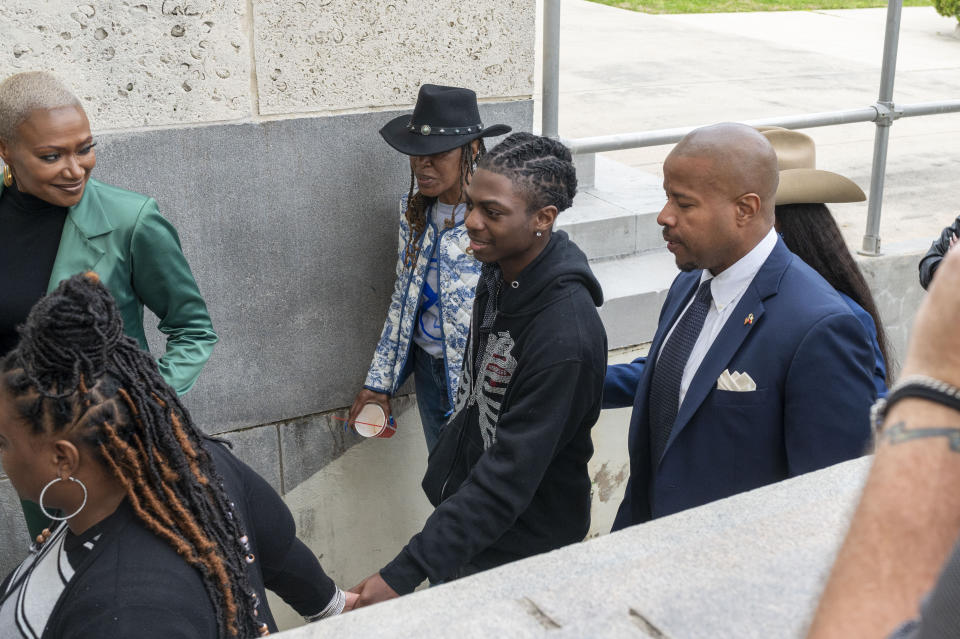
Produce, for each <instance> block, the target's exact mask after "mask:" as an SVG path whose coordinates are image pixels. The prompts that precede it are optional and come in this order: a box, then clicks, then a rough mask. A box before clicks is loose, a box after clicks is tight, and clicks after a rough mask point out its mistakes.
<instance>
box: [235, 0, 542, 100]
mask: <svg viewBox="0 0 960 639" xmlns="http://www.w3.org/2000/svg"><path fill="white" fill-rule="evenodd" d="M535 4H536V3H534V2H531V0H472V1H470V2H460V1H459V0H458V1H455V2H451V1H449V0H444V1H436V0H431V1H423V0H300V1H297V2H291V1H290V0H256V1H255V2H254V33H255V38H254V40H255V50H256V60H257V88H258V90H259V96H260V112H261V113H264V114H275V113H290V112H291V111H300V110H311V111H313V110H325V109H354V108H357V107H368V106H392V105H398V104H407V103H410V102H412V98H415V97H416V93H417V89H418V87H419V86H420V84H422V83H424V82H431V83H433V84H448V85H454V86H470V87H473V88H474V89H475V90H476V91H477V93H478V94H480V95H485V96H497V97H500V96H516V95H528V94H530V93H532V92H533V63H534V52H533V34H534V7H535ZM452 60H455V61H456V64H451V61H452Z"/></svg>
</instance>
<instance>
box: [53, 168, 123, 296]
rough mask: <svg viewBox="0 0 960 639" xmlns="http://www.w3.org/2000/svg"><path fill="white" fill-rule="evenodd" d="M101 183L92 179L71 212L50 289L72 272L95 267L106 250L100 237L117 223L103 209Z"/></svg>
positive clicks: (58, 250)
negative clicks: (111, 220)
mask: <svg viewBox="0 0 960 639" xmlns="http://www.w3.org/2000/svg"><path fill="white" fill-rule="evenodd" d="M97 187H98V183H97V182H96V181H95V180H89V181H88V182H87V185H86V188H85V189H84V193H83V199H81V200H80V202H79V203H77V204H76V205H74V206H72V207H70V211H69V212H68V213H67V219H66V221H64V223H63V232H62V233H61V235H60V245H59V247H58V248H57V258H56V259H55V260H54V262H53V270H52V271H51V273H50V281H49V282H48V283H47V292H48V293H49V292H51V291H52V290H53V289H55V288H56V287H57V285H58V284H59V283H60V282H61V281H63V280H65V279H67V278H68V277H70V276H71V275H74V274H76V273H83V272H85V271H91V270H95V269H96V266H97V264H98V263H99V262H100V258H102V257H103V256H104V253H105V252H106V251H105V250H104V249H103V248H101V246H100V244H101V242H99V241H98V239H97V238H100V237H101V236H103V235H106V234H107V233H110V232H111V231H113V228H114V227H113V225H112V224H111V223H110V220H109V219H108V218H107V215H106V212H105V211H104V209H103V203H102V202H101V200H100V196H99V194H98V193H97Z"/></svg>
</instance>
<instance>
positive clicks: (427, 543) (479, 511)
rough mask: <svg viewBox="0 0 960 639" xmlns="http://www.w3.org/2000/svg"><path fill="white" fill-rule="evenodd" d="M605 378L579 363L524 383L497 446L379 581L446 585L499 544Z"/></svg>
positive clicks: (400, 588)
mask: <svg viewBox="0 0 960 639" xmlns="http://www.w3.org/2000/svg"><path fill="white" fill-rule="evenodd" d="M601 391H602V380H599V379H598V378H597V375H596V374H595V373H594V372H593V371H592V370H590V368H588V367H587V366H585V365H584V364H582V363H580V362H577V361H566V362H560V363H558V364H555V365H553V366H550V367H548V368H546V369H544V370H542V371H540V372H538V373H534V374H532V375H530V376H529V377H527V378H526V379H525V380H522V381H521V382H520V383H519V384H518V387H517V388H515V389H513V390H512V392H513V394H514V396H515V397H517V398H518V399H517V401H516V402H515V403H514V404H513V405H512V406H510V408H509V409H508V410H507V411H506V412H505V413H503V414H502V415H500V418H499V420H498V423H497V436H496V441H495V442H494V443H493V445H491V446H490V448H488V449H487V450H486V451H484V453H483V454H482V455H481V456H480V459H479V460H478V461H477V463H476V465H475V466H474V467H473V468H472V469H471V471H470V474H469V476H468V477H467V479H466V480H465V481H464V482H463V484H461V486H460V488H459V489H458V490H457V492H455V493H454V494H453V495H451V496H450V497H449V498H447V499H446V500H445V501H443V502H442V503H441V504H440V505H439V506H437V508H436V510H434V511H433V514H432V515H430V517H429V518H428V519H427V522H426V524H424V527H423V530H422V531H421V532H419V533H418V534H416V535H414V536H413V538H412V539H411V540H410V543H408V544H407V546H406V547H405V548H404V549H403V550H402V551H401V552H400V554H399V555H397V557H396V558H395V559H394V560H393V561H392V562H390V563H389V564H388V565H387V566H385V567H384V568H383V569H382V570H381V571H380V576H381V577H383V579H384V581H386V582H387V584H388V585H389V586H390V587H391V588H393V589H394V590H395V591H396V592H397V593H399V594H401V595H403V594H407V593H409V592H412V591H413V590H414V588H416V586H417V585H418V584H420V583H421V582H422V581H423V580H424V579H425V578H427V577H429V578H430V579H431V581H434V582H436V581H442V580H446V579H449V578H450V577H452V576H453V575H454V574H455V573H456V571H457V570H458V569H459V568H460V567H461V566H463V565H464V564H466V563H468V562H469V561H470V560H471V559H472V558H473V557H474V556H476V555H477V554H479V553H480V552H481V551H483V550H485V549H486V548H488V547H489V546H490V545H491V544H493V543H494V542H495V541H497V539H499V538H500V537H501V536H502V535H503V534H504V533H505V532H506V531H507V530H508V529H509V528H510V527H511V526H512V525H513V524H514V522H515V521H516V520H517V518H518V517H519V516H520V515H521V514H522V513H523V512H524V510H526V508H527V506H528V505H529V504H530V501H531V500H532V499H533V496H534V494H535V493H536V491H537V489H538V488H539V487H540V482H541V481H542V480H543V476H544V474H545V473H546V471H547V467H548V466H549V465H550V463H551V461H553V458H554V456H555V455H556V452H557V451H558V450H560V449H561V448H562V447H563V446H565V445H566V444H567V443H568V442H569V441H570V440H571V439H572V438H573V436H574V435H575V434H576V432H577V430H578V429H579V428H580V426H581V424H582V423H583V421H584V419H585V418H586V415H587V414H588V413H589V412H590V411H594V410H596V409H597V408H598V404H599V400H600V393H601Z"/></svg>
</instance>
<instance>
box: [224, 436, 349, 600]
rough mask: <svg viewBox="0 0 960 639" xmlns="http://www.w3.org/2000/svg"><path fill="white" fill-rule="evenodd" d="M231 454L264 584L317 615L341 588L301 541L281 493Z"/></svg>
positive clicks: (285, 598)
mask: <svg viewBox="0 0 960 639" xmlns="http://www.w3.org/2000/svg"><path fill="white" fill-rule="evenodd" d="M225 452H226V451H225ZM227 454H228V455H230V458H231V461H230V463H231V465H233V466H234V469H235V470H236V471H237V472H238V473H239V474H240V479H241V481H242V484H243V491H244V497H245V501H246V506H247V508H246V518H245V519H246V522H247V525H248V526H249V527H251V529H252V530H251V532H252V537H253V539H255V540H256V544H257V548H256V553H257V562H258V563H259V564H260V569H261V571H262V572H263V585H264V586H266V587H267V588H269V589H270V590H272V591H273V592H275V593H276V594H277V595H279V596H280V598H281V599H283V600H284V601H285V602H287V603H288V604H290V606H292V607H293V609H294V610H296V611H297V612H298V613H300V614H301V615H303V616H311V615H315V614H317V613H318V612H320V611H322V610H323V609H324V608H326V607H327V604H329V603H330V601H331V600H332V599H333V598H334V596H335V595H336V594H337V585H336V584H335V583H334V582H333V580H332V579H331V578H330V577H328V576H327V574H326V573H325V572H324V571H323V568H322V567H321V566H320V561H319V560H318V559H317V557H316V555H314V554H313V552H311V550H310V549H309V548H308V547H307V546H306V544H304V543H303V542H302V541H300V540H299V539H297V527H296V524H295V523H294V520H293V515H292V514H291V513H290V509H289V508H287V505H286V504H285V503H283V500H282V499H281V498H280V495H278V494H277V491H275V490H274V489H273V487H272V486H271V485H270V484H268V483H267V481H266V480H265V479H264V478H263V477H261V476H260V475H259V474H257V472H256V471H255V470H253V469H252V468H250V467H249V466H247V465H246V464H245V463H243V461H241V460H239V459H237V458H236V457H234V456H233V454H232V453H229V452H227Z"/></svg>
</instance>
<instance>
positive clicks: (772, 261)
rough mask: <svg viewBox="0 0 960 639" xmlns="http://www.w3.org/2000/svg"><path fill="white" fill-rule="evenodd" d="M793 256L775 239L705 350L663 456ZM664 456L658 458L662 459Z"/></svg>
mask: <svg viewBox="0 0 960 639" xmlns="http://www.w3.org/2000/svg"><path fill="white" fill-rule="evenodd" d="M791 256H792V253H790V251H789V250H787V247H786V245H785V244H784V243H783V240H781V239H779V238H777V244H776V246H774V248H773V251H772V252H771V253H770V256H769V257H767V260H766V261H765V262H764V263H763V266H761V267H760V270H759V271H758V272H757V274H756V276H755V277H754V278H753V281H752V282H750V285H749V286H748V287H747V290H746V291H744V293H743V297H742V298H740V301H739V302H738V303H737V306H736V307H735V308H734V309H733V313H732V314H731V315H730V317H729V318H728V319H727V322H726V323H725V324H724V325H723V328H721V329H720V333H719V334H718V335H717V338H716V339H715V340H714V342H713V345H711V346H710V350H708V351H707V354H706V356H704V358H703V362H702V363H701V364H700V368H698V369H697V372H696V373H695V374H694V376H693V380H692V381H691V382H690V388H688V389H687V394H686V395H685V396H684V398H683V404H681V405H680V410H679V411H678V412H677V420H676V421H675V422H674V423H673V428H672V429H671V431H670V439H669V440H667V445H666V446H665V447H664V454H666V451H667V450H669V449H670V446H671V444H673V442H674V440H676V438H677V437H678V436H679V435H680V432H681V431H682V430H683V429H684V428H685V427H686V425H687V424H688V423H690V419H691V418H692V417H693V415H694V414H695V413H696V412H697V409H699V408H700V405H701V404H703V401H704V400H705V399H706V398H707V395H708V394H709V393H710V391H712V390H713V389H714V388H715V387H716V383H717V378H718V377H720V374H721V373H723V371H724V369H725V368H726V367H727V366H728V365H729V363H730V360H732V359H733V356H734V355H736V353H737V351H738V350H740V346H741V344H743V341H744V340H745V339H746V338H747V335H749V334H750V333H751V332H752V331H754V330H756V328H757V326H759V325H760V320H761V318H762V317H763V314H764V311H765V306H764V304H763V301H764V300H765V299H767V298H769V297H771V296H773V295H776V294H777V291H778V290H779V288H780V278H781V277H782V276H783V271H784V270H785V269H786V267H787V264H788V263H789V260H790V258H791ZM751 313H752V314H753V321H752V322H745V321H744V318H746V317H748V316H749V315H750V314H751ZM662 459H663V457H662V456H661V460H662Z"/></svg>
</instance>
